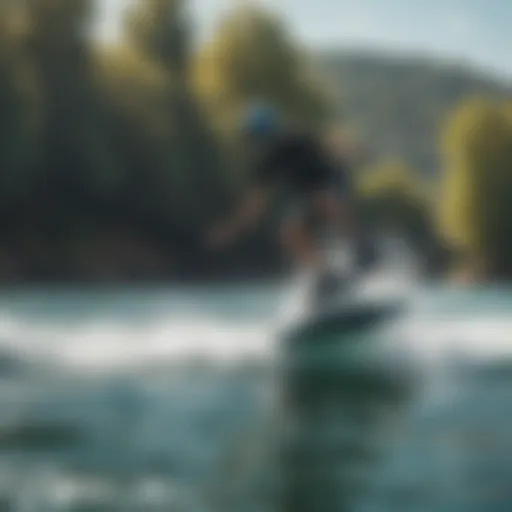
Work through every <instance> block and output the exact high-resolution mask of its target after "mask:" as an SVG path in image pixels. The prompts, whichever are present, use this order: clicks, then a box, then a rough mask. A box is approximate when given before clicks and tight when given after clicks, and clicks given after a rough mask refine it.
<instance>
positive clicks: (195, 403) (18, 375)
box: [0, 283, 512, 512]
mask: <svg viewBox="0 0 512 512" xmlns="http://www.w3.org/2000/svg"><path fill="white" fill-rule="evenodd" d="M282 291H283V289H282V285H281V284H279V283H262V284H259V285H255V284H251V285H242V284H239V285H237V286H229V287H228V286H218V287H211V286H210V287H201V286H196V287H168V288H165V287H159V288H128V287H125V288H118V289H115V288H108V289H107V288H103V289H96V290H94V289H87V290H85V289H78V288H75V289H72V288H67V289H66V288H60V289H48V288H46V289H45V288H39V289H35V288H32V289H19V290H12V291H8V292H7V291H6V292H4V293H2V294H0V379H1V380H2V382H1V383H0V407H1V410H2V415H1V417H0V452H1V455H2V457H0V503H2V502H5V503H9V504H10V505H9V506H10V508H9V509H10V510H14V511H16V512H18V511H32V510H33V511H43V510H44V511H46V510H48V511H53V510H55V511H64V510H98V511H100V510H102V511H107V510H114V509H115V510H119V507H121V509H122V510H152V511H155V512H156V511H160V510H161V511H162V512H163V511H164V510H166V511H168V510H170V509H173V510H174V509H176V510H184V511H196V510H203V511H206V510H215V509H214V508H213V505H212V504H213V503H215V502H216V500H217V499H218V493H219V492H220V490H222V488H223V485H225V484H226V483H228V482H232V481H233V479H234V477H235V476H236V477H237V478H238V479H240V480H242V481H243V480H244V478H245V479H246V480H250V478H252V476H249V474H250V472H249V470H248V469H247V466H250V463H249V462H248V460H249V459H250V457H251V456H250V455H248V454H247V452H250V451H251V450H248V447H251V446H259V445H258V443H261V442H263V441H262V440H261V435H262V432H264V430H265V428H264V425H265V422H266V420H268V418H269V414H270V413H269V411H270V409H269V400H270V399H271V398H272V397H271V394H272V392H271V390H269V387H268V384H269V379H268V374H267V373H266V369H265V364H266V363H268V362H269V361H271V360H272V357H273V354H274V350H275V348H276V340H275V338H274V337H273V333H274V331H273V329H274V321H275V319H276V316H277V314H278V311H279V306H280V304H281V301H282ZM413 292H414V293H413V296H414V299H413V300H411V303H410V307H409V308H408V310H407V312H406V314H405V315H404V318H403V322H402V324H401V325H398V326H395V327H394V328H395V329H396V330H395V331H394V334H393V336H392V340H393V343H394V344H395V346H396V347H397V350H399V351H400V353H404V354H405V353H407V354H409V355H410V356H411V357H412V358H416V360H418V361H421V363H422V364H424V363H425V364H426V363H429V364H430V363H432V364H434V362H436V361H441V360H443V358H449V357H451V355H452V354H453V353H454V352H455V353H458V354H461V353H464V354H466V355H470V356H473V357H487V356H495V357H498V358H500V357H509V355H510V354H512V350H511V346H512V344H511V343H510V339H511V333H512V330H511V328H510V327H511V321H510V319H511V318H512V315H510V313H511V312H512V294H510V293H509V292H508V291H507V290H472V291H470V292H468V291H467V290H466V291H464V292H456V291H453V292H443V293H440V291H439V290H428V293H427V290H426V289H425V290H420V289H419V288H414V290H413ZM420 292H421V293H420ZM388 335H389V333H388ZM256 451H259V450H258V449H256ZM246 483H247V482H246ZM79 506H81V507H83V508H79ZM86 506H88V507H89V508H86ZM172 507H174V508H172Z"/></svg>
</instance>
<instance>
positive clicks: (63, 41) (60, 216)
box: [25, 0, 116, 237]
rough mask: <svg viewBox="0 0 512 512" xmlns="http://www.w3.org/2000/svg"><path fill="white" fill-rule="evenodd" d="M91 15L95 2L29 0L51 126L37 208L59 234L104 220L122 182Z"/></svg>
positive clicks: (34, 57) (28, 43) (32, 55)
mask: <svg viewBox="0 0 512 512" xmlns="http://www.w3.org/2000/svg"><path fill="white" fill-rule="evenodd" d="M91 15H92V2H91V1H90V0H73V1H68V0H29V1H27V31H26V40H25V48H26V53H27V58H28V59H29V62H30V64H31V66H32V69H33V71H34V77H35V84H36V87H37V89H38V94H39V96H40V99H41V115H42V128H43V129H42V141H41V151H40V153H39V155H38V160H37V161H38V165H37V174H38V179H36V180H35V181H34V182H33V187H34V198H33V206H34V208H36V209H38V210H40V211H45V213H46V218H42V217H41V216H38V220H39V221H40V222H41V225H40V226H38V231H39V232H40V233H45V234H46V235H48V236H49V235H50V234H51V236H52V237H53V236H57V234H59V236H61V235H62V234H63V233H64V232H67V233H68V235H70V234H71V233H74V232H76V230H77V229H79V226H85V225H88V224H90V223H91V221H92V220H93V219H92V217H94V212H97V213H98V214H99V215H101V213H102V203H103V201H105V200H106V199H108V195H105V193H106V192H108V191H109V190H110V189H111V187H112V186H113V185H115V182H116V181H115V178H116V165H115V158H114V156H113V155H112V154H111V152H110V151H109V147H108V136H107V133H106V132H105V131H104V127H105V122H104V121H105V120H104V118H103V112H102V109H101V103H100V101H99V94H98V92H99V91H98V89H97V87H96V84H95V82H94V80H93V74H92V70H91V68H92V59H93V52H92V49H91V47H90V46H89V43H88V39H87V37H86V34H87V30H88V26H89V23H90V19H91ZM92 205H94V207H95V208H94V209H93V206H92Z"/></svg>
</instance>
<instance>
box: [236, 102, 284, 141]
mask: <svg viewBox="0 0 512 512" xmlns="http://www.w3.org/2000/svg"><path fill="white" fill-rule="evenodd" d="M278 125H279V119H278V115H277V112H276V111H275V110H274V109H273V108H272V107H271V106H269V105H264V104H257V105H251V106H249V107H248V108H247V109H246V110H245V112H244V113H243V118H242V131H243V132H244V134H246V135H248V136H250V137H261V136H266V135H270V134H272V133H274V132H275V131H276V129H277V128H278Z"/></svg>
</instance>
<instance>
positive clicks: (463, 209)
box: [440, 98, 512, 274]
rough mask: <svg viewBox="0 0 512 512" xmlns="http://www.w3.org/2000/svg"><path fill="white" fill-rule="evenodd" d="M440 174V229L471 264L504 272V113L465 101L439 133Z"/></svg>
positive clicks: (507, 250)
mask: <svg viewBox="0 0 512 512" xmlns="http://www.w3.org/2000/svg"><path fill="white" fill-rule="evenodd" d="M443 148H444V156H445V175H444V179H443V192H444V194H443V199H442V203H441V209H440V226H441V230H442V233H443V235H444V236H445V237H446V239H447V240H448V242H450V243H451V244H452V245H454V246H455V247H457V248H458V249H459V250H460V251H462V253H463V254H465V256H466V257H467V258H469V259H471V260H473V261H478V262H480V263H482V264H484V265H485V266H486V267H491V268H492V269H494V272H495V273H498V274H502V273H508V272H510V270H512V268H511V263H510V262H511V261H512V259H511V258H512V243H511V242H510V238H511V235H512V223H511V220H510V219H511V218H512V125H511V122H510V118H507V112H506V109H504V108H503V105H501V104H500V103H497V102H492V101H488V100H486V99H483V98H475V99H471V100H468V101H466V102H464V103H463V104H461V105H460V107H459V108H458V109H456V111H455V112H454V113H453V114H452V116H451V117H450V118H449V120H448V122H447V125H446V127H445V130H444V133H443Z"/></svg>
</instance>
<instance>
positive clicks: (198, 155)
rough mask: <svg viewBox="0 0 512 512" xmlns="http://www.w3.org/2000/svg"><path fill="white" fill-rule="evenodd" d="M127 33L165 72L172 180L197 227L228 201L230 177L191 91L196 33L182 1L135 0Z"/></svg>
mask: <svg viewBox="0 0 512 512" xmlns="http://www.w3.org/2000/svg"><path fill="white" fill-rule="evenodd" d="M126 32H127V39H128V41H129V42H130V43H131V46H132V47H133V48H134V49H135V50H136V51H137V52H139V53H140V54H142V55H143V56H145V57H146V58H148V59H149V60H151V61H152V62H154V63H155V65H156V66H158V67H159V68H160V69H162V71H163V72H164V73H166V75H167V80H168V81H169V87H168V94H167V95H166V96H165V98H164V102H163V103H162V115H163V116H165V119H166V120H167V122H168V123H169V124H170V125H171V126H172V128H173V129H172V135H171V137H170V138H169V140H168V144H169V146H170V149H171V157H172V160H173V166H172V168H173V171H172V172H173V173H174V174H175V176H174V184H175V189H177V191H178V193H179V197H180V198H181V199H182V203H181V210H182V217H183V219H184V220H185V222H187V223H188V224H189V226H193V227H194V228H195V229H197V228H198V227H199V226H204V224H205V223H207V222H208V223H210V222H211V218H212V216H214V215H215V214H217V213H218V209H219V204H220V203H223V202H225V200H226V193H225V191H226V181H225V179H224V176H223V172H222V155H221V154H220V152H219V150H218V144H217V141H216V140H215V137H214V134H213V133H212V131H211V130H210V128H209V124H208V120H207V119H206V118H205V116H204V114H203V112H202V111H201V110H200V108H199V106H198V104H197V102H196V98H195V97H194V95H193V91H191V90H190V72H189V68H190V60H191V57H192V55H191V39H192V36H191V27H190V25H189V22H188V18H187V11H186V9H185V5H184V2H183V1H182V0H145V1H142V2H136V3H135V5H134V7H133V8H132V9H130V10H129V11H128V12H127V16H126ZM199 197H200V198H201V201H198V198H199Z"/></svg>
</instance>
